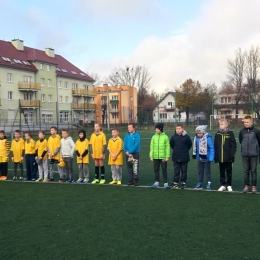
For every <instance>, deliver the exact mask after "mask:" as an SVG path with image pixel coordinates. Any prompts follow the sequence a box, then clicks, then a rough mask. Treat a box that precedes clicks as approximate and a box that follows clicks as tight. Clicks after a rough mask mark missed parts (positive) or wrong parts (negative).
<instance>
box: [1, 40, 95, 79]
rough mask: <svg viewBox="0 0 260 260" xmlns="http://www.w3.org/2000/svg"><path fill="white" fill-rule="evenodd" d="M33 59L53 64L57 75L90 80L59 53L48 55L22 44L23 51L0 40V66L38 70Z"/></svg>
mask: <svg viewBox="0 0 260 260" xmlns="http://www.w3.org/2000/svg"><path fill="white" fill-rule="evenodd" d="M2 57H4V58H8V59H9V60H11V62H10V61H5V60H4V59H3V58H2ZM14 59H15V60H20V61H21V63H16V62H15V61H14ZM23 61H27V62H29V63H30V65H26V64H24V63H23ZM33 61H40V62H44V63H49V64H53V65H55V66H56V74H57V75H58V76H63V77H68V78H75V79H80V80H85V81H92V82H94V79H92V78H91V77H90V76H89V75H87V74H86V73H85V72H83V71H82V70H80V69H79V68H77V67H76V66H74V65H73V64H72V63H70V62H69V61H68V60H66V59H65V58H63V57H62V56H61V55H58V54H55V57H54V58H52V57H49V56H48V55H47V54H46V53H45V51H42V50H38V49H34V48H30V47H26V46H24V50H23V51H19V50H17V49H16V48H15V47H14V46H13V44H12V43H11V42H7V41H1V40H0V66H1V65H4V66H9V67H14V68H18V69H26V70H32V71H38V70H37V68H36V67H35V66H34V65H33V64H32V62H33Z"/></svg>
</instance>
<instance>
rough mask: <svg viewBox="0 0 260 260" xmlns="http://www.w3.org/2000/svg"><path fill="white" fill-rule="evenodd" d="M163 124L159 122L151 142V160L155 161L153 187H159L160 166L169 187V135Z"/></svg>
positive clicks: (164, 180) (166, 185)
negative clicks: (164, 130) (165, 131)
mask: <svg viewBox="0 0 260 260" xmlns="http://www.w3.org/2000/svg"><path fill="white" fill-rule="evenodd" d="M163 126H164V125H163V124H162V123H158V124H157V125H156V126H155V134H154V135H153V137H152V139H151V143H150V160H151V161H152V162H153V168H154V175H155V183H154V184H153V185H152V186H151V188H158V187H159V183H160V166H161V168H162V172H163V183H164V185H163V186H164V188H165V189H169V188H170V186H169V185H168V178H167V162H168V161H169V158H170V142H169V137H168V136H167V135H166V134H165V133H164V132H163Z"/></svg>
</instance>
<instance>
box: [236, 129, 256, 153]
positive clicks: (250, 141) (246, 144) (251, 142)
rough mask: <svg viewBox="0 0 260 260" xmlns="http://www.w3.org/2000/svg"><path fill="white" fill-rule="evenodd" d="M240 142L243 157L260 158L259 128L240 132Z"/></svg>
mask: <svg viewBox="0 0 260 260" xmlns="http://www.w3.org/2000/svg"><path fill="white" fill-rule="evenodd" d="M239 142H240V144H241V155H242V156H249V157H251V156H252V157H254V156H259V147H260V131H259V130H258V129H257V128H254V127H253V126H252V127H250V128H243V129H242V130H241V131H240V132H239Z"/></svg>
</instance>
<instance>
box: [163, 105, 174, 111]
mask: <svg viewBox="0 0 260 260" xmlns="http://www.w3.org/2000/svg"><path fill="white" fill-rule="evenodd" d="M164 109H165V110H174V109H175V107H174V106H171V105H166V106H164Z"/></svg>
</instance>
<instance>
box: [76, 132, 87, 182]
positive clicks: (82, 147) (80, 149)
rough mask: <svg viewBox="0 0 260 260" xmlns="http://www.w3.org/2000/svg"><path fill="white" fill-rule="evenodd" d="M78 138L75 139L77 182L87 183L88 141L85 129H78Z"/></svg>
mask: <svg viewBox="0 0 260 260" xmlns="http://www.w3.org/2000/svg"><path fill="white" fill-rule="evenodd" d="M78 135H79V139H78V140H77V141H76V147H75V149H76V155H77V164H78V169H79V178H78V180H77V183H82V182H83V183H88V182H89V167H88V165H89V152H88V146H89V141H88V139H87V138H86V132H85V130H80V131H79V132H78Z"/></svg>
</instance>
